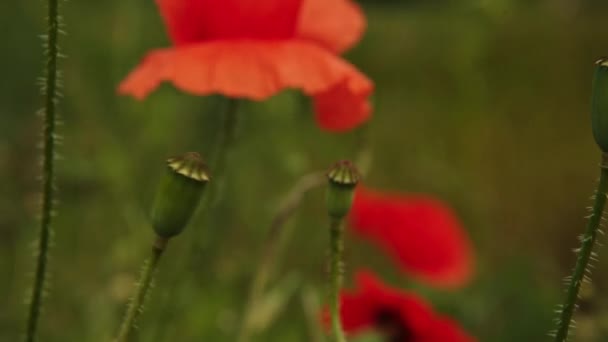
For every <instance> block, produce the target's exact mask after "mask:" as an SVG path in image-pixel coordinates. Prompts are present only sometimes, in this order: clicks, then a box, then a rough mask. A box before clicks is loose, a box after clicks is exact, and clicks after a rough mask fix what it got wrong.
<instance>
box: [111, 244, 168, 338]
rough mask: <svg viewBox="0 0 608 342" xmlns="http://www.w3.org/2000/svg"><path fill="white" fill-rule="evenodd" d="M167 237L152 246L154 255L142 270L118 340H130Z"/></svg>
mask: <svg viewBox="0 0 608 342" xmlns="http://www.w3.org/2000/svg"><path fill="white" fill-rule="evenodd" d="M167 242H168V240H167V239H164V238H160V237H159V238H158V239H157V240H156V243H155V244H154V246H153V247H152V256H151V257H150V260H148V261H146V263H145V265H144V268H143V270H142V272H141V276H140V278H139V282H138V285H137V291H136V292H135V295H134V296H133V299H132V300H131V303H129V308H128V310H127V314H126V315H125V318H124V320H123V321H122V324H121V325H120V331H119V332H118V337H117V338H116V342H126V341H128V340H129V337H130V336H131V333H132V332H133V329H134V328H135V323H136V322H137V318H138V317H139V315H140V314H141V312H142V311H143V305H144V301H145V300H146V295H147V293H148V290H149V289H150V286H151V284H152V279H153V278H154V272H155V271H156V268H157V266H158V261H159V260H160V257H161V256H162V254H163V252H164V250H165V247H166V246H167Z"/></svg>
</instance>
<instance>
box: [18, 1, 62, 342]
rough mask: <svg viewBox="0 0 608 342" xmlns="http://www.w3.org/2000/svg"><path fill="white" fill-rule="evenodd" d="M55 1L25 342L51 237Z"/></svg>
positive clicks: (31, 334) (31, 335) (32, 331)
mask: <svg viewBox="0 0 608 342" xmlns="http://www.w3.org/2000/svg"><path fill="white" fill-rule="evenodd" d="M58 1H59V0H48V13H47V16H48V18H47V20H48V21H47V37H46V38H47V39H46V46H45V50H46V53H47V58H48V59H47V61H46V70H45V77H46V82H45V84H44V85H43V87H44V88H43V91H44V97H45V101H44V110H43V113H44V129H43V160H42V204H41V211H42V212H41V218H40V233H39V241H38V249H37V253H38V256H37V261H36V271H35V275H34V286H33V289H32V294H31V299H30V306H29V312H28V318H27V326H26V334H25V340H26V341H27V342H32V341H35V340H36V333H37V330H38V320H39V317H40V311H41V306H42V297H43V295H44V289H45V280H46V272H47V261H48V250H49V241H50V237H51V221H52V215H53V200H54V192H55V190H54V188H53V186H54V185H53V180H54V158H55V143H56V142H55V138H56V133H55V123H56V122H55V121H56V118H55V107H56V95H57V58H58V56H59V48H58V46H57V40H58V34H59V3H58Z"/></svg>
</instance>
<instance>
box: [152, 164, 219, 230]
mask: <svg viewBox="0 0 608 342" xmlns="http://www.w3.org/2000/svg"><path fill="white" fill-rule="evenodd" d="M207 182H209V173H208V171H207V166H206V165H205V163H204V162H203V159H202V158H201V156H200V155H199V154H198V153H196V152H188V153H185V154H184V155H182V156H179V157H173V158H169V159H168V160H167V171H166V174H165V175H164V176H163V179H162V180H161V182H160V185H159V188H158V191H157V193H156V198H155V200H154V206H153V209H152V227H154V230H155V231H156V234H158V236H160V237H164V238H170V237H173V236H175V235H177V234H179V233H181V232H182V230H184V227H185V226H186V224H188V221H189V220H190V217H191V216H192V213H193V212H194V210H195V209H196V207H197V205H198V202H199V200H200V198H201V195H202V193H203V190H204V189H205V185H206V184H207Z"/></svg>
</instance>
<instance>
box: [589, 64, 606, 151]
mask: <svg viewBox="0 0 608 342" xmlns="http://www.w3.org/2000/svg"><path fill="white" fill-rule="evenodd" d="M595 65H596V67H595V74H594V75H593V87H592V90H591V129H592V130H593V137H594V138H595V142H596V143H597V144H598V146H599V147H600V149H601V150H602V151H603V152H605V153H608V58H600V59H599V60H598V61H597V62H595Z"/></svg>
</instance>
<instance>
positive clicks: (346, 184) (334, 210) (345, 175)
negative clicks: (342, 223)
mask: <svg viewBox="0 0 608 342" xmlns="http://www.w3.org/2000/svg"><path fill="white" fill-rule="evenodd" d="M327 179H328V180H329V187H328V188H327V212H328V214H329V216H331V217H332V218H335V219H342V218H344V216H346V214H348V212H349V211H350V207H351V206H352V204H353V194H354V190H355V187H356V186H357V183H358V182H359V173H358V172H357V169H356V168H355V166H354V165H353V164H352V163H351V162H350V161H348V160H343V161H339V162H337V163H336V164H335V165H334V166H333V167H332V168H331V169H330V170H329V171H328V172H327Z"/></svg>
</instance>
